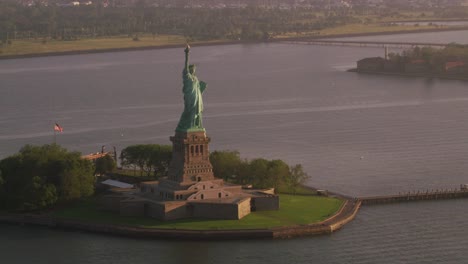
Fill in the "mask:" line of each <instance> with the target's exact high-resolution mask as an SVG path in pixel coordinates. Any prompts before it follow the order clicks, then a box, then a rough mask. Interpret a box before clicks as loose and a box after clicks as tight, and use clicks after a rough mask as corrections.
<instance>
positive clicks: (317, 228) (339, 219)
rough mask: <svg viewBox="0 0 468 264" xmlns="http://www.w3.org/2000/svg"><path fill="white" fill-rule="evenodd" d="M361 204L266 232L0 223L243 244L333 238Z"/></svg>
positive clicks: (11, 217) (3, 218)
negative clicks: (329, 236) (312, 220)
mask: <svg viewBox="0 0 468 264" xmlns="http://www.w3.org/2000/svg"><path fill="white" fill-rule="evenodd" d="M360 206H361V201H359V200H355V199H346V200H345V202H344V203H343V205H342V206H341V208H340V209H339V210H338V211H337V212H336V213H335V214H333V215H332V216H331V217H329V218H327V219H325V220H323V221H321V222H318V223H311V224H307V225H296V226H282V227H273V228H265V229H226V230H211V229H210V230H192V229H164V228H143V227H135V226H126V225H113V224H99V223H92V222H83V221H77V220H73V219H65V218H59V217H53V216H50V215H45V214H44V215H40V214H39V215H33V214H13V213H0V223H2V224H16V225H32V226H43V227H48V228H52V229H59V230H75V231H84V232H90V233H100V234H105V235H114V236H121V237H132V238H145V239H175V240H242V239H286V238H295V237H302V236H316V235H327V234H331V233H333V232H335V231H337V230H339V229H341V228H342V227H343V226H344V225H346V224H347V223H349V222H350V221H352V220H353V219H354V218H355V216H356V215H357V213H358V211H359V209H360Z"/></svg>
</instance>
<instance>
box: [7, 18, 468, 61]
mask: <svg viewBox="0 0 468 264" xmlns="http://www.w3.org/2000/svg"><path fill="white" fill-rule="evenodd" d="M462 30H468V26H460V27H450V28H433V29H418V30H396V31H387V32H365V33H350V34H336V35H316V36H304V37H288V38H275V39H270V40H267V41H240V40H232V41H219V42H198V43H193V44H191V46H220V45H235V44H253V43H274V42H283V41H297V40H307V39H329V38H348V37H364V36H381V35H397V34H413V33H426V32H443V31H462ZM184 46H185V44H167V45H160V46H143V47H122V48H103V49H90V50H70V51H58V52H44V53H29V54H15V55H0V60H9V59H23V58H38V57H49V56H64V55H81V54H95V53H108V52H125V51H141V50H157V49H170V48H182V47H184Z"/></svg>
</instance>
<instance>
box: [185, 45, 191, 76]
mask: <svg viewBox="0 0 468 264" xmlns="http://www.w3.org/2000/svg"><path fill="white" fill-rule="evenodd" d="M184 52H185V64H184V71H185V72H187V73H188V72H189V53H190V45H189V44H188V43H187V46H186V47H185V50H184Z"/></svg>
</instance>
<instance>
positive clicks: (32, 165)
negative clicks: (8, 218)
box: [0, 144, 95, 211]
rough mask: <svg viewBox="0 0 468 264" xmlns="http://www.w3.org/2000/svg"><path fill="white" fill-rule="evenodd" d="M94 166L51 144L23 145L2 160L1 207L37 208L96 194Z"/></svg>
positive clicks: (0, 175)
mask: <svg viewBox="0 0 468 264" xmlns="http://www.w3.org/2000/svg"><path fill="white" fill-rule="evenodd" d="M94 172H95V171H94V166H93V164H92V162H90V161H88V160H84V159H82V158H81V154H80V153H78V152H68V151H67V150H66V149H64V148H62V147H60V146H58V145H55V144H52V145H44V146H30V145H26V146H24V147H23V148H22V149H21V150H20V151H19V153H17V154H15V155H13V156H10V157H7V158H5V159H3V160H1V161H0V209H7V210H24V211H30V210H38V209H44V208H47V207H50V206H52V205H54V204H56V203H57V202H68V201H72V200H75V199H79V198H81V197H86V196H90V195H92V194H93V193H94Z"/></svg>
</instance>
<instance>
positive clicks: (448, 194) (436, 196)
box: [356, 188, 468, 205]
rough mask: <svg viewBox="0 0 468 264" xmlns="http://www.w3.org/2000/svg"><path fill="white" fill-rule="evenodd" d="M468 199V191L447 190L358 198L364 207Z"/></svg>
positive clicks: (462, 189)
mask: <svg viewBox="0 0 468 264" xmlns="http://www.w3.org/2000/svg"><path fill="white" fill-rule="evenodd" d="M460 198H468V189H465V188H460V189H447V190H431V191H429V190H426V191H417V192H408V193H399V194H397V195H385V196H372V197H360V198H356V199H358V200H360V201H361V203H362V205H375V204H388V203H403V202H414V201H428V200H448V199H460Z"/></svg>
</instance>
